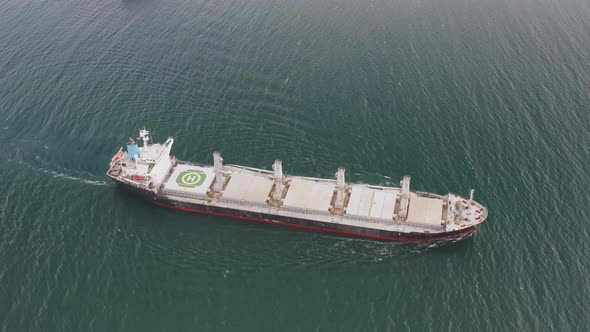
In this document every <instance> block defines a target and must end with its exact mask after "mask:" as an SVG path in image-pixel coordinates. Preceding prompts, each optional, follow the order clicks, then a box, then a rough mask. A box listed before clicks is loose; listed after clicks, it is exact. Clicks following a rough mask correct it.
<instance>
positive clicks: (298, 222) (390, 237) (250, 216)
mask: <svg viewBox="0 0 590 332" xmlns="http://www.w3.org/2000/svg"><path fill="white" fill-rule="evenodd" d="M116 182H117V183H119V184H120V185H121V186H122V187H124V188H125V189H127V190H129V191H131V192H132V193H134V194H136V195H139V196H141V197H142V198H144V199H146V200H147V201H150V202H152V203H154V204H156V205H159V206H162V207H166V208H171V209H175V210H180V211H184V212H191V213H197V214H206V215H213V216H220V217H226V218H234V219H240V220H245V221H252V222H261V223H267V224H274V225H280V226H287V227H292V228H300V229H307V230H312V231H321V232H327V233H333V234H338V235H341V236H349V237H362V238H370V239H375V240H380V241H395V242H427V241H439V240H449V239H458V238H464V237H467V236H469V235H471V234H473V233H474V232H475V231H476V230H477V226H473V227H469V228H465V229H461V230H457V231H452V232H442V233H404V232H394V231H387V230H382V229H373V228H365V227H357V226H351V225H344V224H337V223H328V222H322V221H317V220H311V219H304V218H296V217H289V216H279V215H274V214H266V213H257V212H250V211H243V210H237V209H231V208H227V207H220V206H212V205H208V204H198V203H187V202H182V201H176V200H171V199H169V198H166V197H163V196H160V195H157V194H155V193H153V192H150V191H146V190H143V189H139V188H135V187H133V186H130V185H128V184H125V183H121V182H119V181H116Z"/></svg>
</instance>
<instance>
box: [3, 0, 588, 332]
mask: <svg viewBox="0 0 590 332" xmlns="http://www.w3.org/2000/svg"><path fill="white" fill-rule="evenodd" d="M589 17H590V3H589V2H588V1H587V0H564V1H559V2H557V1H552V0H513V1H507V0H500V1H483V0H449V1H438V0H424V1H418V0H415V1H404V0H394V1H386V0H370V1H351V0H343V1H332V0H319V1H310V0H299V1H294V0H287V1H269V0H254V1H245V0H228V1H201V0H194V1H188V0H168V1H161V0H107V1H88V0H82V1H72V0H60V1H41V0H36V1H33V0H4V1H3V2H2V3H1V4H0V144H1V145H2V152H1V153H0V193H1V195H0V331H6V332H13V331H217V330H219V331H224V330H232V331H403V330H413V331H423V330H430V331H459V330H463V331H549V330H557V331H588V330H590V314H589V312H590V242H589V241H590V231H589V222H590V213H589V212H588V207H589V205H590V189H589V188H590V171H589V168H588V163H589V161H590V134H589V129H588V128H589V125H590V19H589ZM143 126H146V127H148V128H149V129H151V130H152V133H153V134H154V138H155V139H156V140H160V141H161V140H164V139H165V138H166V137H167V136H168V135H173V136H175V138H176V144H175V147H174V151H173V152H174V154H175V155H176V156H178V157H179V158H181V159H188V160H193V161H203V162H211V152H212V151H213V150H214V149H218V150H220V151H222V153H223V155H224V158H225V160H226V162H231V163H238V164H245V165H251V166H255V167H265V168H270V165H271V164H272V162H273V160H274V159H275V158H281V159H283V161H284V167H285V170H286V171H287V172H288V173H291V174H301V175H310V176H324V177H331V176H333V174H334V172H335V170H336V168H337V167H338V166H345V167H347V168H348V170H349V173H348V174H349V181H362V182H370V183H375V184H395V183H396V182H397V181H398V179H399V178H401V177H402V176H403V175H405V174H410V175H412V177H413V188H414V189H416V190H428V191H435V192H440V193H446V192H448V191H454V192H460V193H463V194H465V193H467V191H468V189H469V188H475V189H476V197H477V199H478V200H479V201H481V202H482V203H483V204H485V205H486V206H487V207H488V208H489V210H490V217H489V219H488V221H487V222H486V224H484V225H483V227H482V229H481V230H480V232H479V233H478V234H477V235H476V236H475V237H474V238H472V239H469V240H467V241H464V242H461V243H454V244H447V245H444V246H438V247H434V248H430V247H427V246H417V245H407V244H404V245H400V244H392V243H381V242H374V241H370V240H362V239H349V238H342V237H335V236H331V235H325V234H317V233H311V232H305V231H299V230H292V229H284V228H280V227H272V226H268V225H259V224H251V223H244V222H239V221H234V220H226V219H223V218H213V217H204V216H197V215H190V214H185V213H181V212H177V211H170V210H166V209H163V208H160V207H157V206H151V205H149V204H146V203H144V202H142V201H140V200H139V199H136V198H135V197H132V196H129V195H128V194H126V193H125V192H122V191H121V190H118V189H117V188H116V187H115V186H114V185H113V184H111V183H110V182H108V181H107V179H106V177H105V176H104V172H105V171H106V167H107V163H108V161H109V160H110V158H111V156H112V154H113V153H114V152H116V150H117V149H118V147H119V146H121V145H122V144H124V143H125V141H126V138H127V137H129V136H133V135H136V130H137V129H138V128H139V127H143Z"/></svg>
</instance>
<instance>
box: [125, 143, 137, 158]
mask: <svg viewBox="0 0 590 332" xmlns="http://www.w3.org/2000/svg"><path fill="white" fill-rule="evenodd" d="M127 155H128V158H129V160H134V159H136V158H137V157H139V147H138V146H137V143H135V141H134V140H133V139H132V138H130V139H129V143H127Z"/></svg>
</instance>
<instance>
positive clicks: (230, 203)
mask: <svg viewBox="0 0 590 332" xmlns="http://www.w3.org/2000/svg"><path fill="white" fill-rule="evenodd" d="M137 141H141V142H142V146H141V147H140V146H138V143H137V142H136V140H134V139H130V140H129V143H128V145H127V151H123V148H121V149H120V150H119V151H118V152H117V154H115V156H114V157H113V158H112V160H111V163H110V167H109V170H108V172H107V175H108V176H109V177H110V178H111V179H113V180H114V181H116V182H117V183H119V184H121V185H123V186H124V187H126V188H128V189H130V190H132V191H133V192H135V193H137V194H139V195H141V196H143V197H144V198H146V199H148V200H149V201H151V202H153V203H155V204H158V205H161V206H165V207H170V208H175V209H179V210H183V211H189V212H195V213H201V214H211V215H219V216H225V217H233V218H238V219H243V220H251V221H258V222H265V223H271V224H278V225H285V226H292V227H298V228H306V229H311V230H317V231H326V232H332V233H338V234H342V235H349V236H360V237H367V238H373V239H379V240H389V241H429V240H438V239H445V238H464V237H466V236H467V235H470V234H472V233H473V232H474V231H476V230H477V226H478V225H479V224H480V223H482V222H483V221H484V220H485V219H486V217H487V213H488V212H487V209H486V208H485V207H484V206H482V205H481V204H479V203H477V202H475V201H474V200H473V192H474V191H473V190H471V192H470V197H469V198H463V197H461V196H459V195H456V194H452V193H449V194H447V195H438V194H432V193H427V192H417V191H415V192H412V191H410V177H409V176H404V177H403V179H402V181H401V183H400V187H385V186H377V185H368V184H355V183H346V181H345V169H344V168H339V169H338V171H337V172H336V177H335V179H321V178H313V177H305V176H290V175H285V174H283V166H282V162H281V161H280V160H276V161H275V162H274V165H273V166H272V169H273V170H272V171H269V170H264V169H257V168H252V167H246V166H239V165H225V164H223V159H222V158H221V155H220V154H219V152H215V153H213V165H212V166H211V165H205V164H201V163H194V162H187V161H180V160H177V159H176V158H175V157H173V156H171V155H170V150H171V148H172V145H173V144H174V139H173V138H172V137H170V138H168V139H167V140H166V142H164V143H163V144H160V143H156V144H152V143H151V142H150V133H149V131H147V130H145V129H144V130H140V132H139V138H138V139H137Z"/></svg>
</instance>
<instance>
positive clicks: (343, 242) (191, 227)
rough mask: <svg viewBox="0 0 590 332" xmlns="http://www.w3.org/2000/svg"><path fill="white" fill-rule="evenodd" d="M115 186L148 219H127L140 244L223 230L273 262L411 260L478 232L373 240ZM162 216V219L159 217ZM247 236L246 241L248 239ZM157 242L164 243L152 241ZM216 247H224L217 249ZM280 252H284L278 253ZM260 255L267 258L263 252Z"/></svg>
mask: <svg viewBox="0 0 590 332" xmlns="http://www.w3.org/2000/svg"><path fill="white" fill-rule="evenodd" d="M116 190H117V193H116V197H117V198H118V199H122V200H123V201H125V202H126V203H125V204H124V205H125V206H127V207H129V206H137V208H138V209H140V210H144V211H145V212H146V213H147V214H149V215H150V217H149V218H141V217H138V218H137V219H136V221H135V222H132V224H133V225H134V226H131V227H132V228H136V227H139V228H136V229H135V231H137V232H139V233H142V234H138V236H140V237H143V238H144V240H145V242H144V243H145V244H148V245H149V246H154V247H162V246H164V247H165V246H167V245H169V244H170V243H169V242H168V241H169V239H167V237H183V238H184V237H189V238H191V237H193V236H194V237H199V236H202V234H203V233H209V234H223V233H225V234H226V236H222V237H225V240H230V239H233V240H234V241H239V242H240V243H241V245H240V251H241V253H242V254H244V253H246V252H258V251H262V252H268V250H270V249H272V250H273V251H274V252H275V253H276V254H277V256H276V258H277V259H278V260H281V261H282V260H284V259H285V257H286V256H289V257H291V259H293V260H296V261H298V263H300V264H295V265H299V266H307V267H309V266H313V265H318V266H321V265H324V266H325V264H327V265H331V264H338V265H342V264H344V265H349V264H351V263H352V264H363V263H374V262H383V261H390V260H400V259H411V258H415V257H419V256H422V255H428V254H453V253H457V252H464V251H468V250H470V249H471V248H472V247H473V245H474V241H475V239H474V238H475V237H477V233H478V231H476V232H475V233H472V234H470V235H467V236H465V237H463V238H456V239H445V240H438V241H429V242H393V241H379V240H372V239H364V238H356V237H346V236H338V235H332V234H327V233H322V232H317V231H308V230H302V229H294V228H289V227H284V226H273V225H266V224H260V223H257V222H248V221H241V220H236V219H232V218H224V217H215V216H207V215H201V214H192V213H188V212H182V211H176V210H170V209H165V208H162V207H160V206H156V205H154V204H151V203H150V202H148V201H146V200H145V199H143V198H141V197H138V196H136V195H133V194H131V193H129V192H127V190H125V189H124V188H119V187H118V188H116ZM158 216H159V217H158ZM162 218H164V219H166V220H162ZM163 227H164V228H165V229H166V231H165V234H166V236H165V237H164V238H162V237H161V236H162V235H163V233H162V231H163V229H162V228H163ZM191 233H192V235H191ZM231 234H234V235H231ZM227 237H229V239H228V238H227ZM249 238H251V239H252V240H248V239H249ZM159 241H162V242H165V243H156V242H159ZM150 243H151V244H150ZM194 243H202V244H203V245H206V244H205V242H202V241H198V240H196V241H194ZM193 249H195V250H197V251H198V250H200V249H203V250H205V249H206V250H211V249H212V248H193ZM220 250H224V249H223V248H220ZM282 251H284V252H283V253H281V252H282ZM293 253H297V254H293ZM222 256H225V255H222ZM229 256H230V257H231V256H235V257H240V256H241V255H240V254H236V255H234V254H232V255H229ZM266 258H267V259H270V260H273V259H272V258H270V257H269V256H266ZM267 263H268V262H267ZM275 263H279V262H275ZM292 263H293V262H292ZM278 265H281V264H278Z"/></svg>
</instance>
